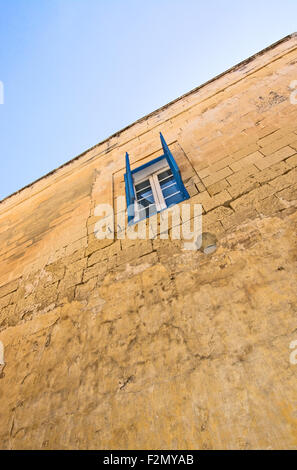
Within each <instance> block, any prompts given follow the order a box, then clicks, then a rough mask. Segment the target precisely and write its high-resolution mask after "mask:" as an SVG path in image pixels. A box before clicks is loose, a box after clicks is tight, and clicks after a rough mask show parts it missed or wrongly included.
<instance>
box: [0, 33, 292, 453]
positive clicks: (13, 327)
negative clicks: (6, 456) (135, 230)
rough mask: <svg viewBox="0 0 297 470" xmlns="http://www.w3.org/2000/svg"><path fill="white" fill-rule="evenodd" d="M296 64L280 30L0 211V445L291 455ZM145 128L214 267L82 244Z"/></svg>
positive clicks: (164, 244)
mask: <svg viewBox="0 0 297 470" xmlns="http://www.w3.org/2000/svg"><path fill="white" fill-rule="evenodd" d="M296 64H297V36H296V35H292V36H290V37H288V38H285V39H284V40H283V41H281V42H280V43H278V44H276V45H274V46H272V47H271V48H269V49H267V50H265V51H263V52H262V53H260V54H258V55H257V56H255V57H254V58H252V59H251V60H249V61H246V62H245V63H242V64H240V65H239V66H237V67H235V68H234V69H232V70H230V71H228V72H226V73H225V74H223V75H221V76H220V77H217V78H216V79H215V80H213V81H211V82H209V83H208V84H206V85H204V86H202V87H200V88H199V89H197V90H194V91H193V92H191V93H189V94H188V95H185V96H184V97H182V98H180V99H179V100H177V101H175V102H173V103H171V104H169V105H168V106H166V107H164V108H162V109H161V110H158V111H156V112H155V113H152V114H151V115H150V116H147V117H146V118H144V119H142V120H140V121H138V122H137V123H135V124H133V125H132V126H130V127H129V128H127V129H124V130H123V131H121V132H119V133H118V134H117V135H115V136H113V137H111V138H110V139H108V140H107V141H105V142H103V143H101V144H99V145H98V146H96V147H94V148H93V149H90V150H89V151H87V152H86V153H85V154H84V155H82V156H80V157H79V158H77V159H74V160H73V161H71V162H69V163H68V164H66V165H64V166H63V167H61V168H60V169H58V170H56V171H55V172H53V173H52V174H50V175H48V176H46V177H44V178H42V179H41V180H39V181H37V182H35V183H34V184H33V185H31V186H29V187H27V188H24V189H23V190H22V191H20V192H19V193H17V194H15V195H13V196H11V197H10V198H7V199H6V200H4V201H2V203H1V204H0V261H1V266H0V341H2V343H3V345H4V359H5V366H4V367H3V366H1V365H0V401H1V407H0V442H1V444H0V448H2V449H32V448H34V449H58V448H61V449H69V448H74V449H85V448H89V449H96V448H97V449H99V448H104V449H116V448H120V449H133V448H137V449H138V448H155V449H158V448H160V449H164V448H166V449H171V448H182V449H230V448H233V449H245V448H264V449H267V448H268V449H277V448H282V449H283V448H290V449H297V381H296V374H297V366H296V365H293V364H291V363H290V361H289V356H290V353H291V350H290V349H289V345H290V343H291V341H293V340H297V266H296V265H297V240H296V229H297V212H296V206H297V178H296V175H297V170H296V166H297V104H294V99H292V95H291V93H292V89H291V88H290V84H291V82H292V81H293V80H297V67H296ZM290 97H291V99H290ZM159 131H161V132H162V133H163V135H164V136H165V138H166V140H167V142H168V144H169V145H170V148H171V150H172V152H173V154H174V157H175V158H176V160H177V162H178V164H179V166H180V168H181V172H182V177H183V180H184V182H185V184H186V186H187V189H188V191H189V193H190V195H191V199H190V202H191V203H193V204H194V203H202V206H203V212H204V213H203V230H204V231H209V232H211V233H213V234H215V235H216V236H217V238H218V249H217V250H216V251H215V252H214V253H213V254H211V255H205V254H204V253H202V252H200V251H197V252H196V251H195V252H194V251H184V250H183V249H182V248H183V243H182V241H178V240H160V239H159V238H158V236H157V235H158V234H156V238H155V239H154V240H135V241H132V240H127V239H126V240H120V239H116V238H115V239H114V240H97V239H96V238H95V237H94V224H95V223H96V221H97V220H98V218H97V217H96V216H95V215H94V208H95V207H96V205H97V204H99V203H111V204H114V202H115V199H116V197H117V196H119V195H124V182H123V175H124V171H125V170H124V155H125V152H126V151H128V152H129V154H130V157H131V161H132V167H136V166H139V165H140V164H142V163H144V162H146V161H148V160H150V159H151V158H153V157H154V156H158V155H160V154H161V153H162V151H161V144H160V139H159Z"/></svg>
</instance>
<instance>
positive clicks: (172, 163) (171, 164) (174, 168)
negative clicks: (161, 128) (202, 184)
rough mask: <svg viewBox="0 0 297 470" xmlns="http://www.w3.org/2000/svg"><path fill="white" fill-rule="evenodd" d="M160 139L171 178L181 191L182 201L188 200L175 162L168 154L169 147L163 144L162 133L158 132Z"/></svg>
mask: <svg viewBox="0 0 297 470" xmlns="http://www.w3.org/2000/svg"><path fill="white" fill-rule="evenodd" d="M160 138H161V143H162V147H163V152H164V156H165V158H166V160H167V163H168V165H169V167H170V169H171V171H172V173H173V176H174V178H175V181H176V183H177V185H178V188H179V190H180V191H181V193H182V195H183V197H184V199H189V197H190V196H189V193H188V191H187V190H186V188H185V186H184V183H183V181H182V178H181V175H180V171H179V168H178V166H177V163H176V161H175V160H174V157H173V155H172V153H171V152H170V150H169V147H168V145H167V144H166V142H165V139H164V137H163V135H162V133H161V132H160Z"/></svg>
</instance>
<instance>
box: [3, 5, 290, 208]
mask: <svg viewBox="0 0 297 470" xmlns="http://www.w3.org/2000/svg"><path fill="white" fill-rule="evenodd" d="M296 18H297V0H282V1H280V0H249V2H239V1H238V0H208V1H205V0H196V1H195V0H149V1H147V2H144V1H143V0H142V1H141V0H138V1H135V0H0V81H1V82H2V83H3V85H4V104H1V105H0V168H1V171H0V200H1V199H3V198H4V197H6V196H8V195H9V194H11V193H13V192H14V191H17V190H18V189H20V188H22V187H23V186H25V185H27V184H29V183H31V182H32V181H34V180H35V179H37V178H39V177H41V176H43V175H44V174H46V173H47V172H49V171H51V170H53V169H54V168H56V167H58V166H59V165H61V164H63V163H65V162H66V161H68V160H70V159H71V158H73V157H75V156H76V155H78V154H80V153H81V152H83V151H85V150H86V149H88V148H89V147H91V146H93V145H95V144H96V143H98V142H100V141H101V140H103V139H105V138H106V137H108V136H109V135H111V134H112V133H114V132H116V131H118V130H120V129H121V128H123V127H125V126H126V125H128V124H131V123H132V122H133V121H135V120H137V119H139V118H140V117H142V116H144V115H145V114H148V113H150V112H151V111H153V110H154V109H156V108H158V107H160V106H162V105H164V104H166V103H168V102H169V101H171V100H173V99H175V98H177V97H178V96H180V95H182V94H183V93H185V92H187V91H190V90H191V89H192V88H195V87H196V86H198V85H200V84H202V83H203V82H205V81H207V80H209V79H210V78H212V77H214V76H215V75H217V74H219V73H221V72H223V71H225V70H226V69H227V68H229V67H231V66H232V65H235V64H236V63H238V62H240V61H241V60H243V59H246V58H247V57H249V56H250V55H252V54H254V53H256V52H258V51H259V50H261V49H263V48H264V47H267V46H268V45H270V44H271V43H273V42H275V41H277V40H279V39H281V38H282V37H284V36H286V35H288V34H290V33H292V32H294V31H295V30H297V27H296Z"/></svg>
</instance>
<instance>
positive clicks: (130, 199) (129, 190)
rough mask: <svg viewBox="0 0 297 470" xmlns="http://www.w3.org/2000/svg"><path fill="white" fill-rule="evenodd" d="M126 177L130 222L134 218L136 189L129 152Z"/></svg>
mask: <svg viewBox="0 0 297 470" xmlns="http://www.w3.org/2000/svg"><path fill="white" fill-rule="evenodd" d="M124 178H125V187H126V200H127V208H128V221H129V222H130V221H131V220H132V219H133V218H134V201H135V191H134V185H133V178H132V173H131V168H130V160H129V155H128V152H126V173H125V175H124Z"/></svg>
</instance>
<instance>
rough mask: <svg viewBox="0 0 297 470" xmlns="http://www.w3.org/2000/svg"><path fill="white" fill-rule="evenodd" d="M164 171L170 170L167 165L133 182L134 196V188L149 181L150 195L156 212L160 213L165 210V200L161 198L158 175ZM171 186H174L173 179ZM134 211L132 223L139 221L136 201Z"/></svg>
mask: <svg viewBox="0 0 297 470" xmlns="http://www.w3.org/2000/svg"><path fill="white" fill-rule="evenodd" d="M166 170H170V167H169V165H166V166H162V168H159V169H158V170H157V171H154V172H153V173H151V174H146V175H145V176H143V177H142V178H139V179H137V181H136V182H134V190H135V194H136V187H135V186H136V185H137V184H140V183H142V182H143V181H146V180H149V183H150V186H151V189H152V193H153V198H154V204H155V206H156V209H157V212H160V211H161V210H164V209H167V204H166V200H165V198H164V196H163V192H162V189H161V185H160V182H159V179H158V175H159V174H160V173H163V171H166ZM173 178H174V176H173ZM173 184H176V181H175V179H174V183H173ZM178 192H180V191H178ZM171 196H172V195H171ZM134 209H135V212H134V213H135V217H134V222H137V221H138V220H140V216H139V212H140V210H139V204H138V201H137V199H135V203H134Z"/></svg>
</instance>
